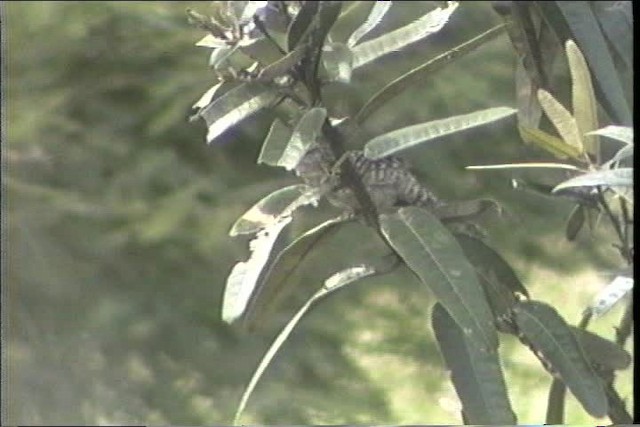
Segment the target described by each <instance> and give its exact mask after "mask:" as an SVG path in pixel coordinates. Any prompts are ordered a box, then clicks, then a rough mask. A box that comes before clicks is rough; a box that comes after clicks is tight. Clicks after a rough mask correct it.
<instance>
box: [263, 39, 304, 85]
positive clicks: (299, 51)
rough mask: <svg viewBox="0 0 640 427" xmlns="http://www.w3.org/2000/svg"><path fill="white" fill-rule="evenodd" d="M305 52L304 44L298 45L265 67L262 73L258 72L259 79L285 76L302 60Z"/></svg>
mask: <svg viewBox="0 0 640 427" xmlns="http://www.w3.org/2000/svg"><path fill="white" fill-rule="evenodd" d="M305 52H306V49H305V47H304V46H302V45H300V46H298V47H296V48H295V49H294V50H292V51H291V52H289V53H287V54H286V55H285V56H283V57H282V58H280V59H278V60H277V61H275V62H273V63H271V64H269V65H267V66H266V67H264V68H263V69H262V70H261V71H260V73H258V79H260V80H273V79H275V78H276V77H280V76H283V75H284V74H286V73H288V72H289V71H290V70H291V69H292V68H293V67H294V66H295V65H296V64H298V63H299V62H300V60H302V58H303V57H304V54H305Z"/></svg>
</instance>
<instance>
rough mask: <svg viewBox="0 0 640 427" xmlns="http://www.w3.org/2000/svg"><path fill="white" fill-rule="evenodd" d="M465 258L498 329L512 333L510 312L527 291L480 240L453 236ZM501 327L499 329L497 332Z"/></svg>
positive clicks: (459, 235)
mask: <svg viewBox="0 0 640 427" xmlns="http://www.w3.org/2000/svg"><path fill="white" fill-rule="evenodd" d="M455 238H456V240H457V241H458V243H459V244H460V247H461V248H462V250H463V252H464V254H465V256H466V257H467V259H468V260H469V262H470V263H471V264H472V265H473V266H474V267H475V269H476V273H477V275H478V279H479V280H480V284H481V285H482V287H483V289H484V292H485V295H486V298H487V300H488V301H489V306H490V307H491V311H492V312H493V315H494V317H495V319H496V326H498V327H499V328H498V330H502V331H503V332H509V333H514V332H515V330H513V329H512V327H510V325H509V322H504V320H507V319H508V318H510V317H511V310H512V309H513V307H514V306H515V305H516V304H517V302H518V301H519V299H521V298H523V297H524V298H529V292H528V291H527V288H525V287H524V285H523V284H522V282H521V281H520V279H518V276H516V274H515V272H514V271H513V269H512V268H511V266H510V265H509V264H507V262H506V261H505V260H504V259H503V258H502V257H501V256H500V255H499V254H498V253H497V252H496V251H494V250H493V249H492V248H490V247H489V246H488V245H487V244H485V243H484V242H483V241H482V240H480V239H477V238H475V237H471V236H468V235H466V234H455ZM501 328H502V329H501Z"/></svg>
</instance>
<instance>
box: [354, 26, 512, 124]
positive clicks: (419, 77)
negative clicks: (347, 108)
mask: <svg viewBox="0 0 640 427" xmlns="http://www.w3.org/2000/svg"><path fill="white" fill-rule="evenodd" d="M503 31H504V25H497V26H495V27H493V28H491V29H489V30H487V31H485V32H484V33H482V34H480V35H478V36H476V37H474V38H472V39H471V40H468V41H466V42H464V43H462V44H460V45H458V46H456V47H454V48H453V49H451V50H449V51H447V52H444V53H442V54H440V55H438V56H436V57H435V58H433V59H430V60H429V61H427V62H425V63H424V64H422V65H420V66H418V67H416V68H414V69H413V70H411V71H409V72H408V73H406V74H403V75H402V76H400V77H398V78H396V79H395V80H393V81H392V82H391V83H389V84H387V85H386V86H385V87H383V88H382V89H380V90H379V91H378V92H376V93H375V94H374V95H373V96H372V97H371V98H369V100H368V101H367V103H366V104H365V105H364V106H363V107H362V108H361V109H360V111H359V112H358V114H356V116H355V118H354V121H355V122H357V123H363V122H364V121H365V120H367V118H369V117H370V116H371V115H372V114H373V113H374V112H375V111H376V110H378V109H379V108H380V107H382V106H383V105H386V103H387V102H388V101H389V100H390V99H393V98H394V97H396V96H397V95H399V94H400V93H402V92H403V91H404V90H406V89H410V88H411V87H413V85H415V84H416V83H419V82H422V81H423V80H424V79H426V78H428V77H431V76H432V75H433V73H435V72H436V71H438V70H441V69H443V68H444V67H445V65H448V64H450V63H451V62H453V61H455V60H456V59H458V58H461V57H462V56H464V55H466V54H467V53H469V52H473V51H474V50H475V49H476V48H477V47H479V46H481V45H483V44H484V43H486V42H488V41H490V40H493V39H494V38H495V37H496V36H498V35H500V34H502V32H503Z"/></svg>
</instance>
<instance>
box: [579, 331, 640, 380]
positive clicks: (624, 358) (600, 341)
mask: <svg viewBox="0 0 640 427" xmlns="http://www.w3.org/2000/svg"><path fill="white" fill-rule="evenodd" d="M571 330H572V331H573V333H574V334H575V335H576V337H577V338H578V342H579V343H580V345H581V346H582V349H583V350H584V353H585V355H586V356H587V359H588V360H589V361H590V362H591V364H592V365H598V366H599V367H601V368H605V369H611V370H622V369H627V368H628V367H629V365H630V364H631V355H629V353H627V351H626V350H625V349H624V348H622V347H621V346H620V345H619V344H616V343H615V342H613V341H610V340H608V339H604V338H602V337H601V336H600V335H596V334H594V333H592V332H589V331H586V330H584V329H581V328H576V327H573V326H571Z"/></svg>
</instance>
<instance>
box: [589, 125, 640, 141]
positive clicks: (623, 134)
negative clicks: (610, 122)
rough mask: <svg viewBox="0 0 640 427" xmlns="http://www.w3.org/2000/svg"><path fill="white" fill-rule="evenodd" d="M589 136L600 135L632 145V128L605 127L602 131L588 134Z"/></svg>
mask: <svg viewBox="0 0 640 427" xmlns="http://www.w3.org/2000/svg"><path fill="white" fill-rule="evenodd" d="M589 134H590V135H602V136H606V137H608V138H611V139H616V140H618V141H622V142H624V143H625V144H628V145H633V128H632V127H629V126H607V127H603V128H602V129H598V130H594V131H592V132H589Z"/></svg>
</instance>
